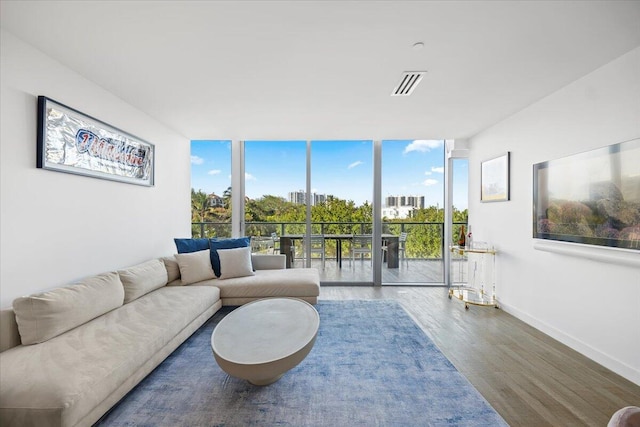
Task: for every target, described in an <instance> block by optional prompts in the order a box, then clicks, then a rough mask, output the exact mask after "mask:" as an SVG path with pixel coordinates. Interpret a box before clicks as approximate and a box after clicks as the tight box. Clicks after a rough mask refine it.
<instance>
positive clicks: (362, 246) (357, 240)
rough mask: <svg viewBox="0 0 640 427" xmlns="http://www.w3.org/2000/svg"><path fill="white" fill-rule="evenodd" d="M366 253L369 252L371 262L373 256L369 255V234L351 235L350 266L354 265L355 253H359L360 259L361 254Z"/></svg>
mask: <svg viewBox="0 0 640 427" xmlns="http://www.w3.org/2000/svg"><path fill="white" fill-rule="evenodd" d="M366 254H369V257H370V258H371V262H373V257H372V256H371V236H358V235H356V236H353V238H352V239H351V266H352V267H355V259H356V256H357V255H359V256H360V257H361V258H360V259H361V260H362V258H363V255H366Z"/></svg>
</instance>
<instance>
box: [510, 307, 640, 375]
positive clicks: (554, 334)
mask: <svg viewBox="0 0 640 427" xmlns="http://www.w3.org/2000/svg"><path fill="white" fill-rule="evenodd" d="M500 309H501V310H504V311H505V312H507V313H509V314H511V315H512V316H514V317H516V318H518V319H520V320H522V321H523V322H525V323H526V324H528V325H530V326H532V327H534V328H536V329H538V330H539V331H541V332H543V333H545V334H547V335H549V336H550V337H551V338H553V339H555V340H557V341H559V342H561V343H562V344H564V345H566V346H569V347H571V348H572V349H573V350H575V351H577V352H578V353H580V354H582V355H584V356H586V357H588V358H589V359H591V360H593V361H594V362H596V363H599V364H600V365H602V366H604V367H605V368H607V369H610V370H611V371H613V372H615V373H616V374H618V375H620V376H622V377H624V378H626V379H627V380H629V381H631V382H633V383H634V384H636V385H638V386H640V370H638V369H635V368H633V367H632V366H629V365H627V364H626V363H624V362H621V361H619V360H617V359H615V358H612V357H611V356H609V355H607V354H605V353H602V352H601V351H599V350H597V349H595V348H593V347H591V346H590V345H588V344H585V343H584V342H582V341H580V340H578V339H576V338H574V337H572V336H570V335H567V334H565V333H564V332H562V331H560V330H558V329H557V328H555V327H553V326H551V325H549V324H548V323H545V322H542V321H541V320H539V319H537V318H535V317H532V316H530V315H529V314H527V313H525V312H523V311H521V310H519V309H517V308H516V307H513V306H511V305H509V304H504V303H503V302H502V301H500Z"/></svg>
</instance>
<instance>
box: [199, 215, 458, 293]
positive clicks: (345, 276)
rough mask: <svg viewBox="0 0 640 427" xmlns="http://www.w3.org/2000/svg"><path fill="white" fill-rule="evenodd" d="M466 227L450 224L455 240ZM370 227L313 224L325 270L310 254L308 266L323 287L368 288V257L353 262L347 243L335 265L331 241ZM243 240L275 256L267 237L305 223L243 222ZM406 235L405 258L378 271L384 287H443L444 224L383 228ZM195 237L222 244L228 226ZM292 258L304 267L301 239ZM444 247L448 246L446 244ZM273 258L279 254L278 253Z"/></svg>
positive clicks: (202, 226)
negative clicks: (360, 285) (358, 285)
mask: <svg viewBox="0 0 640 427" xmlns="http://www.w3.org/2000/svg"><path fill="white" fill-rule="evenodd" d="M462 225H466V223H454V226H453V230H454V233H453V235H454V236H455V235H457V233H458V232H459V229H460V226H462ZM371 227H372V226H371V224H370V223H357V222H316V223H312V224H311V228H312V234H319V235H327V236H328V237H327V239H326V240H325V262H324V268H323V266H322V261H321V258H320V255H319V254H313V255H312V259H311V266H312V267H316V268H318V270H319V271H320V280H321V282H322V283H323V284H325V285H326V284H350V283H358V282H371V281H372V280H373V272H372V265H371V258H370V254H367V255H364V256H360V257H358V258H356V259H355V261H354V262H353V263H352V262H351V253H350V249H351V248H350V243H349V242H342V246H341V249H342V253H341V255H342V263H341V264H342V265H340V262H339V257H338V254H339V251H340V247H339V246H338V245H339V244H340V243H339V242H338V241H337V240H336V239H335V238H331V237H329V236H331V235H333V236H335V235H351V234H364V235H366V234H371ZM245 229H246V233H245V234H246V235H247V236H251V237H253V238H254V244H253V245H252V247H253V250H254V252H256V253H273V252H274V249H273V241H272V240H271V239H270V236H271V233H276V234H277V235H278V236H287V235H295V236H300V235H303V234H304V232H305V229H306V224H305V223H304V222H247V223H245ZM401 232H406V233H408V237H407V241H406V243H405V251H404V256H401V257H400V259H399V262H398V267H397V268H388V267H387V264H386V263H383V265H382V282H383V283H384V284H389V285H393V284H412V285H442V284H443V282H444V263H443V256H442V251H443V247H444V245H443V240H444V239H443V237H444V223H442V222H427V223H425V222H384V223H383V227H382V233H383V234H389V235H400V233H401ZM192 235H193V237H207V238H214V237H219V238H224V237H229V236H230V235H231V224H230V223H222V222H196V223H192ZM293 243H294V251H293V252H294V257H293V260H292V265H291V266H292V268H299V267H304V266H305V259H304V251H303V246H302V245H303V244H302V239H295V240H293ZM447 246H448V243H447ZM276 252H278V251H277V250H276ZM454 270H455V269H454Z"/></svg>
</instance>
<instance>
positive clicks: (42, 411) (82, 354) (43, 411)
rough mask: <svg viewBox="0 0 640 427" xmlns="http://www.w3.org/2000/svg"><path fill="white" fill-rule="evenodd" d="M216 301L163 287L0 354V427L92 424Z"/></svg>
mask: <svg viewBox="0 0 640 427" xmlns="http://www.w3.org/2000/svg"><path fill="white" fill-rule="evenodd" d="M116 277H117V276H116ZM219 297H220V291H219V290H218V289H217V288H215V287H210V288H206V287H203V286H193V287H188V288H169V287H166V286H165V287H162V288H160V289H158V290H156V291H153V292H150V293H148V294H147V295H144V296H143V297H141V298H138V299H137V300H135V301H133V302H131V303H129V304H126V305H124V306H122V307H120V308H119V309H117V310H114V311H111V312H109V313H106V314H105V315H103V316H100V317H98V318H97V319H94V320H92V321H90V322H88V323H86V324H85V325H83V326H82V327H81V328H76V329H74V330H71V331H69V332H67V333H65V334H63V335H60V336H58V337H55V338H53V339H51V340H49V341H47V342H45V343H42V344H38V345H36V346H30V347H24V346H18V347H14V348H11V349H9V350H7V351H5V352H2V353H0V390H2V396H1V398H0V402H1V406H0V424H2V425H5V424H7V425H37V426H65V425H66V426H85V425H86V426H89V425H91V424H92V423H93V422H95V419H87V418H86V417H87V416H88V415H87V414H90V413H91V412H92V411H93V410H94V408H96V407H99V406H100V405H103V403H104V402H113V403H111V405H113V404H115V403H116V402H117V400H118V399H119V398H120V397H122V395H124V393H126V392H128V391H129V390H130V389H131V388H133V387H134V386H135V384H136V383H137V382H138V381H140V380H141V379H142V378H143V377H144V376H145V375H146V374H147V373H148V371H149V370H150V369H152V368H153V366H155V365H157V364H159V363H160V362H161V361H162V359H163V358H164V357H166V353H165V352H164V349H165V348H166V346H167V345H170V343H171V342H172V341H173V340H174V338H175V337H176V336H180V335H181V334H183V332H184V331H185V329H186V330H187V331H188V330H189V325H191V324H192V323H193V321H194V319H197V318H199V317H200V316H201V315H202V314H203V313H208V312H209V313H210V314H209V315H208V316H207V318H208V317H209V316H210V315H211V314H213V312H214V311H215V310H217V307H216V306H218V307H219V305H220V301H219ZM205 319H206V318H205ZM197 326H199V325H197ZM197 326H196V327H197ZM187 336H188V335H187ZM184 338H186V336H185V337H184ZM158 359H159V360H158ZM212 363H213V362H212ZM149 364H151V365H152V366H151V367H150V368H146V367H148V366H149ZM114 399H115V401H114ZM109 406H110V405H109ZM107 409H108V406H107V407H106V408H105V409H104V410H105V411H106V410H107ZM98 416H99V415H98ZM89 418H91V417H90V416H89Z"/></svg>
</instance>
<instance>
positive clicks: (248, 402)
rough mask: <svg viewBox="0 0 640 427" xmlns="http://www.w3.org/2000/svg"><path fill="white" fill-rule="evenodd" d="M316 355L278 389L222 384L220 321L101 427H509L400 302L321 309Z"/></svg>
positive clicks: (334, 304)
mask: <svg viewBox="0 0 640 427" xmlns="http://www.w3.org/2000/svg"><path fill="white" fill-rule="evenodd" d="M316 308H317V310H318V313H320V330H319V332H318V338H317V340H316V344H315V346H314V348H313V349H312V350H311V353H310V354H309V356H307V358H306V359H305V360H304V361H302V363H301V364H300V365H298V366H297V367H295V368H294V369H292V370H290V371H289V372H287V373H286V374H285V375H284V377H282V378H281V379H280V380H279V381H277V382H275V383H273V384H271V385H268V386H266V387H258V386H253V385H251V384H249V383H248V382H247V381H244V380H239V379H236V378H233V377H230V376H228V375H227V374H225V373H224V372H223V371H222V370H221V369H220V368H219V367H218V365H217V364H216V362H215V360H214V358H213V355H212V352H211V344H210V339H211V332H212V331H213V328H214V327H215V325H216V324H217V322H219V321H220V319H222V318H223V317H224V315H226V314H228V313H229V312H230V309H229V308H226V307H225V308H223V309H222V310H220V311H218V313H216V314H215V315H214V316H213V317H212V318H211V319H210V320H209V321H208V322H207V323H206V324H205V325H203V326H202V327H201V328H200V329H199V330H198V331H196V332H195V333H194V334H193V335H192V336H191V337H190V338H189V339H188V340H187V341H186V342H185V343H184V344H183V345H182V346H181V347H180V348H178V349H177V350H176V351H175V352H174V353H173V354H172V355H171V356H169V357H168V358H167V359H166V360H165V361H164V362H163V363H162V364H161V365H160V366H158V368H156V370H154V371H153V372H152V373H151V374H150V375H149V376H148V377H147V378H145V379H144V380H143V381H142V382H141V383H140V384H139V385H138V386H137V387H136V388H135V389H134V390H132V391H131V392H130V393H129V394H128V395H127V396H126V397H125V398H124V399H123V400H122V401H121V402H120V403H119V404H118V405H117V406H115V407H114V408H113V409H112V410H111V411H110V412H109V413H108V414H107V415H105V417H103V419H102V420H101V421H100V422H99V423H98V424H97V425H100V426H337V427H338V426H505V425H507V424H506V423H505V422H504V420H503V419H502V418H501V417H500V416H499V415H498V414H497V413H496V412H495V410H494V409H493V408H492V407H491V406H490V405H489V404H488V403H487V401H486V400H485V399H484V398H483V397H482V396H481V395H480V394H479V393H478V391H477V390H476V389H475V388H474V387H473V386H472V385H471V384H470V383H469V382H468V381H467V379H466V378H464V377H463V376H462V375H461V374H460V373H459V372H458V371H457V370H456V368H454V367H453V365H452V364H451V362H449V360H448V359H447V358H446V357H445V356H444V355H443V354H442V353H441V352H440V350H438V348H437V347H436V346H435V344H434V343H433V342H432V341H431V340H430V339H429V338H428V337H427V336H426V335H425V334H424V332H423V331H422V330H421V329H420V328H419V327H418V326H417V325H416V324H415V323H414V321H413V320H412V319H411V318H410V317H409V315H408V314H407V313H406V312H405V311H404V309H403V308H402V307H401V306H400V305H399V304H398V303H397V302H395V301H321V302H319V303H318V305H317V306H316Z"/></svg>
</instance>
